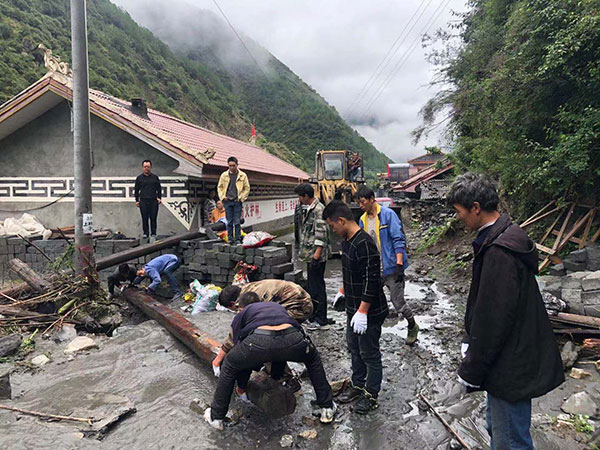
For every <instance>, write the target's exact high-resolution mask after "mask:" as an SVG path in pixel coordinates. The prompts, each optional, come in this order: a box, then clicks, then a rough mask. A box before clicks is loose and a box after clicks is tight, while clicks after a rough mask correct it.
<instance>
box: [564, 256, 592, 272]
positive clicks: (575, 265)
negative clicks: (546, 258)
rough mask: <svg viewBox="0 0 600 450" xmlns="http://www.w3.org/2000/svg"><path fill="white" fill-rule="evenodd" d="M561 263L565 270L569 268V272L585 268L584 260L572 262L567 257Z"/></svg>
mask: <svg viewBox="0 0 600 450" xmlns="http://www.w3.org/2000/svg"><path fill="white" fill-rule="evenodd" d="M563 265H564V266H565V269H566V270H570V271H571V272H581V271H583V270H585V268H586V263H585V262H573V261H569V260H568V259H565V260H564V261H563Z"/></svg>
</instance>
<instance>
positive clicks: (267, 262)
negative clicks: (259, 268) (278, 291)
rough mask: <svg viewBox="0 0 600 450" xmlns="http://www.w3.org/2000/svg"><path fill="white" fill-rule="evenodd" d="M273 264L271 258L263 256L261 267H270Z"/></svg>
mask: <svg viewBox="0 0 600 450" xmlns="http://www.w3.org/2000/svg"><path fill="white" fill-rule="evenodd" d="M273 264H274V262H273V258H271V257H270V256H263V266H272V265H273Z"/></svg>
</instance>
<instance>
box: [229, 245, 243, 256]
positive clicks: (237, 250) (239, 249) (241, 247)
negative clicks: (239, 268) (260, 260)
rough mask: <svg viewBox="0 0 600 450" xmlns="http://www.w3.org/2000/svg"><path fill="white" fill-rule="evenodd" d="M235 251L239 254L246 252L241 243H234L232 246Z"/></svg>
mask: <svg viewBox="0 0 600 450" xmlns="http://www.w3.org/2000/svg"><path fill="white" fill-rule="evenodd" d="M232 248H233V251H234V252H235V253H236V254H238V255H243V254H244V247H243V246H241V245H234V246H232Z"/></svg>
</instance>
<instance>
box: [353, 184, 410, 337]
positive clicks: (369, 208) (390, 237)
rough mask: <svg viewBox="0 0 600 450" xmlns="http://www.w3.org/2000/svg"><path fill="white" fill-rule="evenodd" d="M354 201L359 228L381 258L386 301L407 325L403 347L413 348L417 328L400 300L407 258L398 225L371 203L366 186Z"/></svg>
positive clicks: (370, 192) (383, 209)
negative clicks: (358, 211)
mask: <svg viewBox="0 0 600 450" xmlns="http://www.w3.org/2000/svg"><path fill="white" fill-rule="evenodd" d="M356 201H357V202H358V204H359V206H360V208H361V209H362V210H363V211H364V214H363V215H362V216H361V218H360V223H359V225H360V227H361V228H362V229H363V230H365V231H366V232H367V233H369V235H370V236H371V237H372V238H373V241H375V244H376V245H377V249H378V250H379V253H380V254H381V269H382V272H383V282H384V284H385V286H387V288H388V289H389V290H390V300H391V301H392V304H393V305H394V309H395V310H396V312H397V313H398V314H402V316H403V317H404V318H405V319H406V320H407V322H408V333H407V336H406V343H407V344H408V345H413V344H414V343H415V342H416V341H417V336H418V334H419V326H418V325H417V323H416V322H415V318H414V316H413V312H412V310H411V309H410V306H408V304H407V303H406V301H405V300H404V271H405V270H406V268H407V267H408V257H407V256H406V239H405V238H404V233H403V231H402V222H400V218H399V217H398V215H397V214H396V213H395V212H394V211H392V210H391V209H390V208H387V207H385V206H381V205H380V204H378V203H377V202H376V201H375V193H374V192H373V189H371V188H370V187H368V186H361V187H360V188H359V189H358V191H357V192H356Z"/></svg>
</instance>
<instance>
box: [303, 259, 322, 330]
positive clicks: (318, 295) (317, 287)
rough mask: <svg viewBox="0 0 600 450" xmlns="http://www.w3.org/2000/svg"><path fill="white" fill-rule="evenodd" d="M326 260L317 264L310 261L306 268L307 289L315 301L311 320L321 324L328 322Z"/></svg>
mask: <svg viewBox="0 0 600 450" xmlns="http://www.w3.org/2000/svg"><path fill="white" fill-rule="evenodd" d="M326 264H327V263H326V262H325V261H322V262H320V263H319V264H317V265H316V266H311V265H310V263H309V264H308V267H307V269H306V272H307V275H308V276H307V278H308V280H307V290H308V293H309V294H310V298H311V299H312V301H313V314H312V316H311V317H310V320H312V321H313V322H317V323H318V324H320V325H325V324H327V291H326V289H325V265H326Z"/></svg>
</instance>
